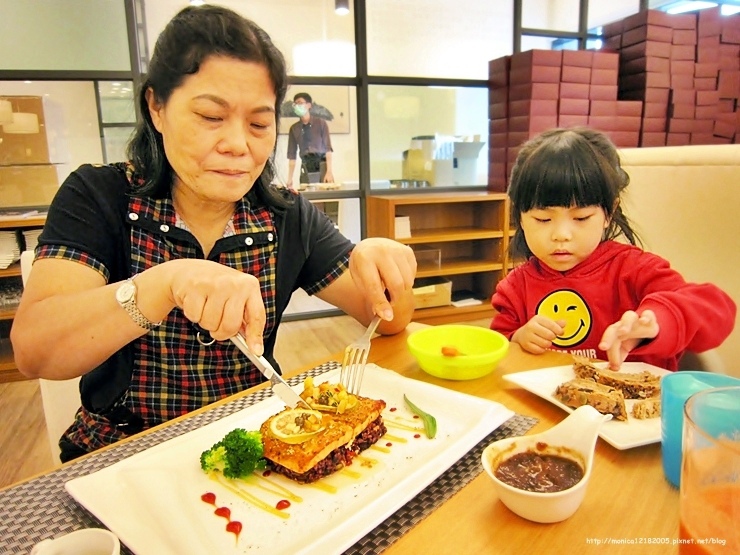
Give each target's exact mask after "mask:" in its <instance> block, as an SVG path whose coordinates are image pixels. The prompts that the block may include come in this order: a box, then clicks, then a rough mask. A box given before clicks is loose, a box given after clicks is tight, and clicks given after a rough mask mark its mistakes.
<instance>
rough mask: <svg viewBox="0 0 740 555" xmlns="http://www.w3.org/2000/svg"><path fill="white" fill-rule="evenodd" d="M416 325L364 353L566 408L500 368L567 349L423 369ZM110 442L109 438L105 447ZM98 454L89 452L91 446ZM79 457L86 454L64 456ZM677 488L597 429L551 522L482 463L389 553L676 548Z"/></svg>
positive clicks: (527, 364)
mask: <svg viewBox="0 0 740 555" xmlns="http://www.w3.org/2000/svg"><path fill="white" fill-rule="evenodd" d="M420 327H423V324H411V325H410V326H409V327H408V329H407V330H406V331H404V332H402V333H400V334H398V335H395V336H389V337H377V338H375V339H374V340H373V344H372V348H371V350H370V357H369V362H374V363H376V364H378V365H379V366H382V367H384V368H388V369H390V370H394V371H396V372H398V373H399V374H401V375H403V376H406V377H408V378H412V379H417V380H420V381H424V382H428V383H432V384H436V385H439V386H441V387H446V388H449V389H453V390H456V391H460V392H463V393H468V394H471V395H475V396H478V397H483V398H486V399H490V400H493V401H497V402H499V403H502V404H503V405H505V406H506V407H508V408H509V409H511V410H513V411H515V412H517V413H519V414H523V415H527V416H535V417H537V418H538V419H539V423H538V424H537V425H536V426H535V427H534V428H532V430H531V432H530V433H534V432H539V431H543V430H546V429H547V428H549V427H551V426H552V425H554V424H556V423H557V422H559V421H560V420H562V419H563V418H564V417H565V416H567V414H566V413H565V412H564V411H562V410H561V409H559V408H558V407H556V406H554V405H552V404H551V403H548V402H547V401H545V400H543V399H541V398H539V397H538V396H536V395H534V394H532V393H529V392H527V391H525V390H523V389H520V388H517V387H516V386H514V385H513V384H510V383H509V382H506V381H504V380H503V379H502V378H501V376H502V375H504V374H506V373H511V372H519V371H522V370H530V369H535V368H545V367H550V366H562V365H565V364H570V362H571V360H572V359H571V358H570V357H569V356H567V355H563V354H559V353H547V354H544V355H539V356H535V355H530V354H528V353H524V352H523V351H522V350H521V349H520V348H519V347H518V346H517V345H515V344H512V345H511V348H510V350H509V353H508V354H507V356H506V358H505V359H504V360H503V361H502V362H501V363H500V364H499V367H498V369H497V370H496V371H495V372H494V373H493V374H491V375H489V376H486V377H483V378H479V379H477V380H471V381H448V380H441V379H437V378H434V377H432V376H430V375H428V374H426V373H425V372H423V371H422V370H421V369H420V368H419V367H418V364H417V363H416V361H415V359H414V358H413V357H412V356H411V354H410V353H409V352H408V350H407V348H406V338H407V336H408V334H409V333H410V332H412V331H414V330H415V329H418V328H420ZM341 356H342V354H341V353H337V355H335V356H334V357H331V359H330V360H336V361H341ZM323 362H326V361H317V362H316V364H314V365H311V366H308V367H306V368H301V369H296V370H295V371H293V372H288V373H287V374H286V375H287V377H290V376H293V375H295V374H298V373H300V372H303V371H305V370H308V369H311V368H313V367H314V366H316V365H318V364H320V363H323ZM263 387H265V384H263V385H261V386H259V387H258V388H252V389H249V390H247V391H244V392H242V393H239V394H237V395H235V396H232V397H230V398H228V399H224V400H222V401H220V402H219V403H216V404H213V405H209V406H208V407H204V408H202V409H199V410H198V411H195V413H191V414H190V415H186V416H184V417H180V418H178V419H175V420H172V421H170V422H168V423H166V424H163V425H162V426H168V425H172V424H174V423H176V422H178V421H180V420H182V419H184V418H188V417H190V416H192V415H194V414H198V413H202V412H206V411H209V410H212V409H213V408H214V407H215V406H218V405H220V404H224V403H227V402H229V401H232V400H233V399H234V398H236V397H239V396H242V395H248V394H251V393H253V392H254V391H255V390H256V389H260V388H263ZM162 426H160V427H157V428H152V429H151V430H148V431H147V432H144V434H147V433H152V432H153V431H155V430H157V429H159V428H161V427H162ZM141 436H142V434H140V435H139V436H134V437H132V438H129V439H128V440H125V441H137V438H140V437H141ZM110 448H112V447H109V448H108V449H110ZM101 451H102V450H101ZM97 453H100V451H98V452H97ZM94 456H95V453H92V454H90V455H87V457H94ZM80 460H82V459H78V461H73V462H72V463H68V464H74V463H75V462H79V461H80ZM678 498H679V495H678V491H677V490H675V489H673V488H672V487H671V486H670V485H669V484H668V482H667V481H666V480H665V478H664V476H663V470H662V466H661V458H660V444H657V443H656V444H653V445H648V446H644V447H638V448H634V449H629V450H625V451H620V450H618V449H615V448H613V447H612V446H610V445H609V444H607V443H605V442H604V441H603V440H601V439H599V441H598V442H597V448H596V457H595V460H594V468H593V472H592V475H591V481H590V483H589V486H588V491H587V493H586V498H585V500H584V501H583V504H582V505H581V507H580V508H579V509H578V511H577V512H576V513H575V514H574V515H573V516H572V517H570V518H569V519H568V520H566V521H564V522H560V523H555V524H537V523H533V522H530V521H527V520H525V519H522V518H520V517H519V516H517V515H515V514H514V513H512V512H511V511H509V510H508V509H507V508H506V507H505V506H504V505H503V504H502V503H501V502H500V501H499V500H498V498H497V495H496V492H495V491H494V488H493V484H492V482H491V480H490V478H489V477H488V475H486V474H485V472H481V474H480V475H479V476H478V477H477V478H475V479H474V480H473V481H471V482H470V483H469V484H468V485H467V486H465V487H464V488H462V489H461V490H460V491H459V492H458V493H457V494H455V495H454V496H453V497H452V498H451V499H450V500H449V501H447V502H446V503H444V504H443V505H442V506H441V507H439V508H438V509H437V510H435V511H434V512H433V513H432V514H431V515H430V516H428V517H427V518H425V519H424V520H422V521H421V522H420V523H419V524H417V525H416V526H415V527H413V528H412V529H411V530H410V531H409V532H408V533H406V534H405V535H404V536H403V537H402V538H400V539H399V540H398V541H396V542H395V543H394V544H393V545H392V546H391V547H390V548H389V549H388V550H387V551H386V553H389V554H391V555H396V554H409V555H410V554H413V555H416V554H457V553H464V554H471V555H473V554H476V555H477V554H480V553H496V554H508V553H512V554H513V553H517V554H518V553H537V554H539V553H543V554H550V553H568V554H570V553H604V554H609V555H612V554H622V553H624V554H630V555H635V554H642V553H646V554H651V555H652V554H654V553H677V552H678V548H677V547H676V546H674V545H673V541H674V540H676V539H677V538H678V517H679V514H678V513H679V511H678ZM598 542H600V543H598ZM659 542H662V543H659ZM665 542H667V543H665ZM0 552H2V550H1V549H0ZM728 555H729V554H728Z"/></svg>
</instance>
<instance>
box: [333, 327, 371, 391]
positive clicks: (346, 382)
mask: <svg viewBox="0 0 740 555" xmlns="http://www.w3.org/2000/svg"><path fill="white" fill-rule="evenodd" d="M378 324H380V316H376V317H375V318H373V320H372V322H370V325H369V326H368V327H367V329H366V330H365V333H363V334H362V336H361V337H360V338H359V339H357V340H356V341H353V342H352V343H350V344H349V345H347V348H346V349H345V350H344V361H343V362H342V370H341V372H340V374H339V383H341V384H342V385H343V386H344V387H345V388H346V389H347V391H348V392H349V393H351V394H352V395H357V394H358V393H359V392H360V386H361V385H362V375H363V374H364V372H365V364H366V363H367V355H368V354H369V353H370V338H371V337H372V336H373V334H374V333H375V329H376V328H377V327H378Z"/></svg>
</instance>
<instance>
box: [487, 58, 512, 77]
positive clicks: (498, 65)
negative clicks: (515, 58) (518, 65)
mask: <svg viewBox="0 0 740 555" xmlns="http://www.w3.org/2000/svg"><path fill="white" fill-rule="evenodd" d="M510 65H511V56H501V57H500V58H496V59H495V60H490V61H489V62H488V75H493V74H494V73H509V66H510Z"/></svg>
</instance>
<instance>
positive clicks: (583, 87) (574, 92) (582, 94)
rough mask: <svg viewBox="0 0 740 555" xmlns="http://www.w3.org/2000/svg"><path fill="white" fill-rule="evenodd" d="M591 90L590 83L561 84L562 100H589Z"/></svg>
mask: <svg viewBox="0 0 740 555" xmlns="http://www.w3.org/2000/svg"><path fill="white" fill-rule="evenodd" d="M595 86H602V87H603V86H606V85H595ZM589 88H590V85H588V83H560V98H588V93H589Z"/></svg>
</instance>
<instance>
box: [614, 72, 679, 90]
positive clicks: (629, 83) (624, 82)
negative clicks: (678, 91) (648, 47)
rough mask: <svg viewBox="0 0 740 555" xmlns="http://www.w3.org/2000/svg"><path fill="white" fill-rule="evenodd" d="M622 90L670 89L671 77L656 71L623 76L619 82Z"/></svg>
mask: <svg viewBox="0 0 740 555" xmlns="http://www.w3.org/2000/svg"><path fill="white" fill-rule="evenodd" d="M619 88H620V90H625V91H630V90H635V89H637V90H642V89H649V88H656V89H669V88H671V75H670V74H669V73H659V72H656V71H645V72H643V73H634V74H632V75H623V76H622V78H621V79H620V80H619Z"/></svg>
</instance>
